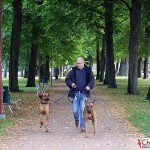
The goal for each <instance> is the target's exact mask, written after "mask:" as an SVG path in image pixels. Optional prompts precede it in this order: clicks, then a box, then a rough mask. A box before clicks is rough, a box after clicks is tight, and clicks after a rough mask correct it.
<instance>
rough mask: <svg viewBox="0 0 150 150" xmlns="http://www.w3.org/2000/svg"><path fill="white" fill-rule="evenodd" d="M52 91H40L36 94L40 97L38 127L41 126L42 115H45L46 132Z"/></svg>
mask: <svg viewBox="0 0 150 150" xmlns="http://www.w3.org/2000/svg"><path fill="white" fill-rule="evenodd" d="M53 93H54V91H53V92H51V93H46V92H44V93H40V94H39V95H38V96H39V98H40V112H39V114H40V128H41V127H42V126H43V115H46V123H45V126H46V132H48V123H49V119H50V100H52V99H53V97H52V94H53Z"/></svg>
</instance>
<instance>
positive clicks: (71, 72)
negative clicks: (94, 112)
mask: <svg viewBox="0 0 150 150" xmlns="http://www.w3.org/2000/svg"><path fill="white" fill-rule="evenodd" d="M72 75H73V71H72V70H71V71H70V72H69V73H68V74H67V77H66V78H65V82H66V85H67V86H68V87H69V88H72V84H73V82H72Z"/></svg>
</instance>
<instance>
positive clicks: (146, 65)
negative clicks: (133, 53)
mask: <svg viewBox="0 0 150 150" xmlns="http://www.w3.org/2000/svg"><path fill="white" fill-rule="evenodd" d="M147 78H148V58H145V60H144V77H143V79H147Z"/></svg>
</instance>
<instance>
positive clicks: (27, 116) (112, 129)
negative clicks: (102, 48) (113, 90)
mask: <svg viewBox="0 0 150 150" xmlns="http://www.w3.org/2000/svg"><path fill="white" fill-rule="evenodd" d="M53 89H54V90H55V91H56V92H55V100H57V99H59V98H60V97H62V96H63V95H64V94H65V93H66V92H67V91H68V88H67V87H66V85H65V83H64V82H58V83H55V84H54V86H53V87H51V88H50V90H53ZM98 89H99V87H98V85H96V86H95V88H94V89H93V90H92V91H91V97H92V98H93V99H96V100H97V101H96V102H95V107H96V112H97V120H98V124H97V133H96V135H93V133H92V131H93V128H92V123H91V121H89V122H88V133H89V137H88V138H84V133H81V132H80V129H79V128H76V127H75V125H74V119H73V115H72V105H71V103H70V102H69V101H68V99H67V96H64V97H63V98H62V99H60V100H59V101H58V102H57V103H53V102H52V104H51V118H50V122H49V132H45V128H44V127H43V128H39V114H38V111H39V106H38V102H37V95H36V92H35V93H30V94H29V95H28V96H29V98H28V100H26V102H22V104H21V111H22V113H19V112H18V113H19V115H21V116H22V119H21V120H19V121H18V122H17V124H16V125H15V126H13V127H11V128H9V130H8V132H7V134H6V135H4V136H1V137H0V150H7V149H9V150H91V149H92V150H138V149H140V147H139V145H138V144H137V142H138V139H139V138H141V136H143V135H142V134H141V133H139V131H138V130H137V129H135V128H134V127H133V126H132V125H131V124H130V123H129V122H128V121H127V120H126V119H125V117H124V116H125V115H124V113H123V109H122V107H121V104H120V103H118V102H117V101H115V100H111V98H109V97H108V96H107V95H106V94H105V93H102V92H101V91H100V90H98ZM31 97H32V98H31ZM30 99H34V100H32V101H31V100H30ZM25 104H26V105H25Z"/></svg>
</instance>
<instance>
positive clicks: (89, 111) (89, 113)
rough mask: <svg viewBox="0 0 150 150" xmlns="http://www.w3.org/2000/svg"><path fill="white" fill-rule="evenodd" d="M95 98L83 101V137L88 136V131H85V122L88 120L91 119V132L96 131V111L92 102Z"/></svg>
mask: <svg viewBox="0 0 150 150" xmlns="http://www.w3.org/2000/svg"><path fill="white" fill-rule="evenodd" d="M95 101H96V100H93V101H91V100H88V101H85V108H84V112H83V115H84V121H85V137H88V132H87V122H88V120H92V124H93V129H94V131H93V134H95V133H96V125H97V119H96V111H95V108H94V102H95Z"/></svg>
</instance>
